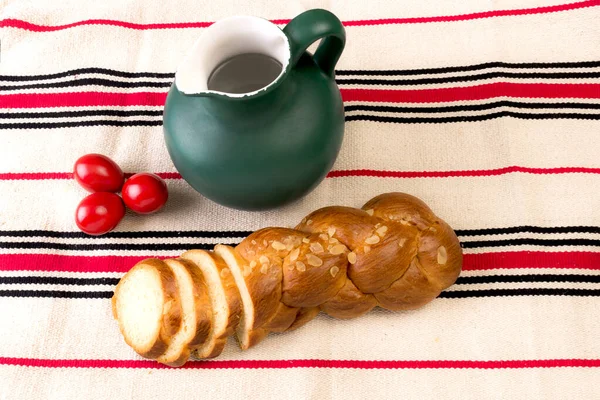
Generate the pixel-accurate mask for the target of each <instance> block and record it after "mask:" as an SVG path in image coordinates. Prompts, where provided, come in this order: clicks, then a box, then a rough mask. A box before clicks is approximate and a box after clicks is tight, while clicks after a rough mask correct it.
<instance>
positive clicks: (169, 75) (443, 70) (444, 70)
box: [0, 61, 600, 82]
mask: <svg viewBox="0 0 600 400" xmlns="http://www.w3.org/2000/svg"><path fill="white" fill-rule="evenodd" d="M598 67H600V61H574V62H547V63H545V62H536V63H509V62H501V61H495V62H486V63H480V64H473V65H459V66H447V67H436V68H416V69H404V70H336V71H335V73H336V75H340V76H348V75H352V76H361V75H364V76H414V75H435V74H448V73H455V72H458V73H463V72H474V71H484V70H486V69H495V68H504V69H513V70H514V69H521V70H531V69H542V70H548V69H558V68H560V69H565V68H572V69H579V68H598ZM84 74H94V75H106V76H113V77H119V78H130V79H135V78H152V79H165V80H172V79H174V77H175V73H173V72H127V71H118V70H114V69H108V68H93V67H92V68H78V69H72V70H68V71H63V72H57V73H53V74H41V75H0V81H5V82H31V81H43V80H53V79H60V78H65V77H68V76H76V75H84Z"/></svg>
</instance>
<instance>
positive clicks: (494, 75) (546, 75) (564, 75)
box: [336, 72, 600, 86]
mask: <svg viewBox="0 0 600 400" xmlns="http://www.w3.org/2000/svg"><path fill="white" fill-rule="evenodd" d="M500 78H509V79H510V78H512V79H586V78H587V79H590V78H592V79H593V78H600V72H488V73H485V74H478V75H464V76H448V77H443V78H418V79H361V78H350V79H336V82H337V84H338V85H340V86H343V85H386V86H410V85H435V84H442V83H457V82H475V81H482V80H486V79H500Z"/></svg>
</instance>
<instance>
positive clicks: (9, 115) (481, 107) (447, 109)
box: [0, 101, 600, 122]
mask: <svg viewBox="0 0 600 400" xmlns="http://www.w3.org/2000/svg"><path fill="white" fill-rule="evenodd" d="M501 107H511V108H517V109H524V110H545V109H546V110H564V109H572V110H593V111H595V110H600V103H565V102H561V103H523V102H518V101H494V102H490V103H485V104H468V105H456V106H435V107H428V106H423V107H403V106H373V105H366V104H364V105H363V104H357V105H347V106H345V107H344V111H345V112H354V111H364V112H387V113H405V114H414V113H420V114H440V113H452V112H463V111H488V110H494V109H496V108H501ZM162 115H163V111H162V110H116V109H98V110H69V111H47V112H40V111H36V112H0V119H27V118H36V119H51V118H82V117H98V116H100V117H138V116H147V117H162ZM57 122H60V121H57Z"/></svg>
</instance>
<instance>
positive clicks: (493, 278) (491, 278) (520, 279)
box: [0, 274, 600, 285]
mask: <svg viewBox="0 0 600 400" xmlns="http://www.w3.org/2000/svg"><path fill="white" fill-rule="evenodd" d="M537 282H552V283H556V282H567V283H600V275H584V274H560V275H559V274H524V275H487V276H459V277H458V279H457V280H456V283H455V284H456V285H475V284H485V283H537ZM0 283H2V278H0Z"/></svg>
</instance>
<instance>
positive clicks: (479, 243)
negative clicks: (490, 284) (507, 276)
mask: <svg viewBox="0 0 600 400" xmlns="http://www.w3.org/2000/svg"><path fill="white" fill-rule="evenodd" d="M460 245H461V247H462V248H464V249H476V248H482V247H505V246H506V247H511V246H527V245H529V246H550V247H558V246H600V240H598V239H534V238H515V239H504V240H474V241H469V242H465V241H461V244H460ZM0 246H1V245H0Z"/></svg>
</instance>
